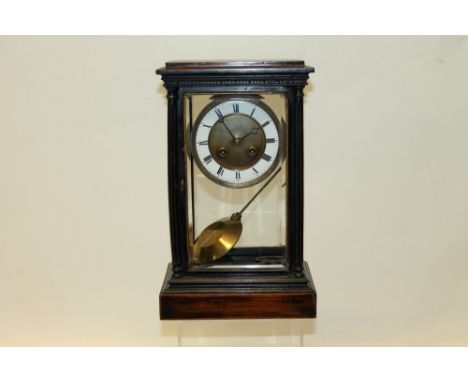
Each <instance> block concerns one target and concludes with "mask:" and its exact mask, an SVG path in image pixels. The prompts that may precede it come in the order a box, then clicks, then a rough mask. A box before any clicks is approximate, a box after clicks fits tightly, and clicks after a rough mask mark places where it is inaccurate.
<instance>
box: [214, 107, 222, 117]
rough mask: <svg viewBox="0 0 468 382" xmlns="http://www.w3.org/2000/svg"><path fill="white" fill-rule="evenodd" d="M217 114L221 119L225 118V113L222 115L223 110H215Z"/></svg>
mask: <svg viewBox="0 0 468 382" xmlns="http://www.w3.org/2000/svg"><path fill="white" fill-rule="evenodd" d="M215 113H216V115H217V116H218V117H219V118H223V113H221V110H219V109H215Z"/></svg>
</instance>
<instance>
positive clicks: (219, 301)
mask: <svg viewBox="0 0 468 382" xmlns="http://www.w3.org/2000/svg"><path fill="white" fill-rule="evenodd" d="M313 71H314V69H313V68H312V67H310V66H306V65H305V64H304V62H303V61H292V60H287V61H209V62H208V61H206V62H189V61H173V62H168V63H166V66H165V67H163V68H160V69H158V70H157V71H156V73H157V74H159V75H161V76H162V80H163V81H164V86H165V88H166V90H167V100H168V105H167V106H168V118H167V120H168V121H167V122H168V136H167V138H168V186H169V189H168V193H169V223H170V234H171V252H172V262H171V263H170V264H169V265H168V268H167V272H166V277H165V280H164V282H163V286H162V289H161V292H160V295H159V308H160V309H159V312H160V318H161V319H163V320H170V319H178V320H180V319H240V318H314V317H315V316H316V291H315V286H314V283H313V281H312V276H311V274H310V271H309V267H308V265H307V263H306V262H304V260H303V188H304V186H303V162H304V158H303V153H304V142H303V89H304V86H305V85H306V84H307V79H308V76H309V73H311V72H313ZM197 93H199V94H212V95H217V94H226V93H229V94H233V95H236V96H239V97H242V96H243V95H246V94H250V95H251V94H256V93H258V94H261V93H280V94H284V96H285V98H286V107H287V126H288V128H287V129H286V131H287V137H286V145H287V147H286V150H285V151H286V155H287V158H286V159H287V160H285V165H286V166H287V169H286V170H287V184H288V187H287V194H286V223H287V224H286V245H285V248H284V249H283V251H280V250H279V249H278V248H260V247H252V248H234V249H233V250H232V251H231V252H234V251H237V252H239V254H240V255H243V256H249V254H251V255H256V254H258V251H261V252H262V253H263V254H267V255H271V256H270V257H275V256H277V257H281V256H284V267H282V268H281V269H277V268H273V269H271V268H261V267H260V268H258V269H249V268H247V269H245V268H241V267H239V268H236V267H231V268H229V269H217V268H205V269H203V268H201V269H200V268H195V269H194V268H191V267H190V266H189V265H190V264H189V253H188V248H189V242H188V240H189V239H188V238H189V235H188V232H189V229H190V227H189V217H188V190H187V188H188V186H187V185H188V181H187V178H186V177H187V172H186V169H187V164H186V160H187V158H186V156H185V152H186V151H185V147H186V144H187V142H186V139H187V136H186V132H185V126H184V97H185V95H187V94H197ZM283 252H285V253H283Z"/></svg>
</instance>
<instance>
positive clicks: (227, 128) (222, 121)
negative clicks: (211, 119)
mask: <svg viewBox="0 0 468 382" xmlns="http://www.w3.org/2000/svg"><path fill="white" fill-rule="evenodd" d="M219 122H220V123H222V124H223V126H224V127H225V128H226V130H227V131H228V133H229V134H230V135H231V137H232V139H234V140H237V138H236V137H235V136H234V134H233V133H232V132H231V130H229V127H227V126H226V124H225V123H224V119H220V120H219Z"/></svg>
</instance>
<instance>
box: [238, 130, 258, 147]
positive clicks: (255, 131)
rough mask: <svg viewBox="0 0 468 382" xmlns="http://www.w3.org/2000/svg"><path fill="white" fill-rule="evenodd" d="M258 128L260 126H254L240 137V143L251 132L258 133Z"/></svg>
mask: <svg viewBox="0 0 468 382" xmlns="http://www.w3.org/2000/svg"><path fill="white" fill-rule="evenodd" d="M258 129H260V127H252V130H250V131H249V132H248V133H247V134H245V135H244V136H243V137H241V138H239V143H241V142H242V141H243V140H244V139H245V138H247V137H248V136H249V135H250V134H257V131H258Z"/></svg>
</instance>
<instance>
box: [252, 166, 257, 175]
mask: <svg viewBox="0 0 468 382" xmlns="http://www.w3.org/2000/svg"><path fill="white" fill-rule="evenodd" d="M252 170H253V172H254V173H255V174H257V175H258V171H257V169H256V168H255V167H252Z"/></svg>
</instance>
